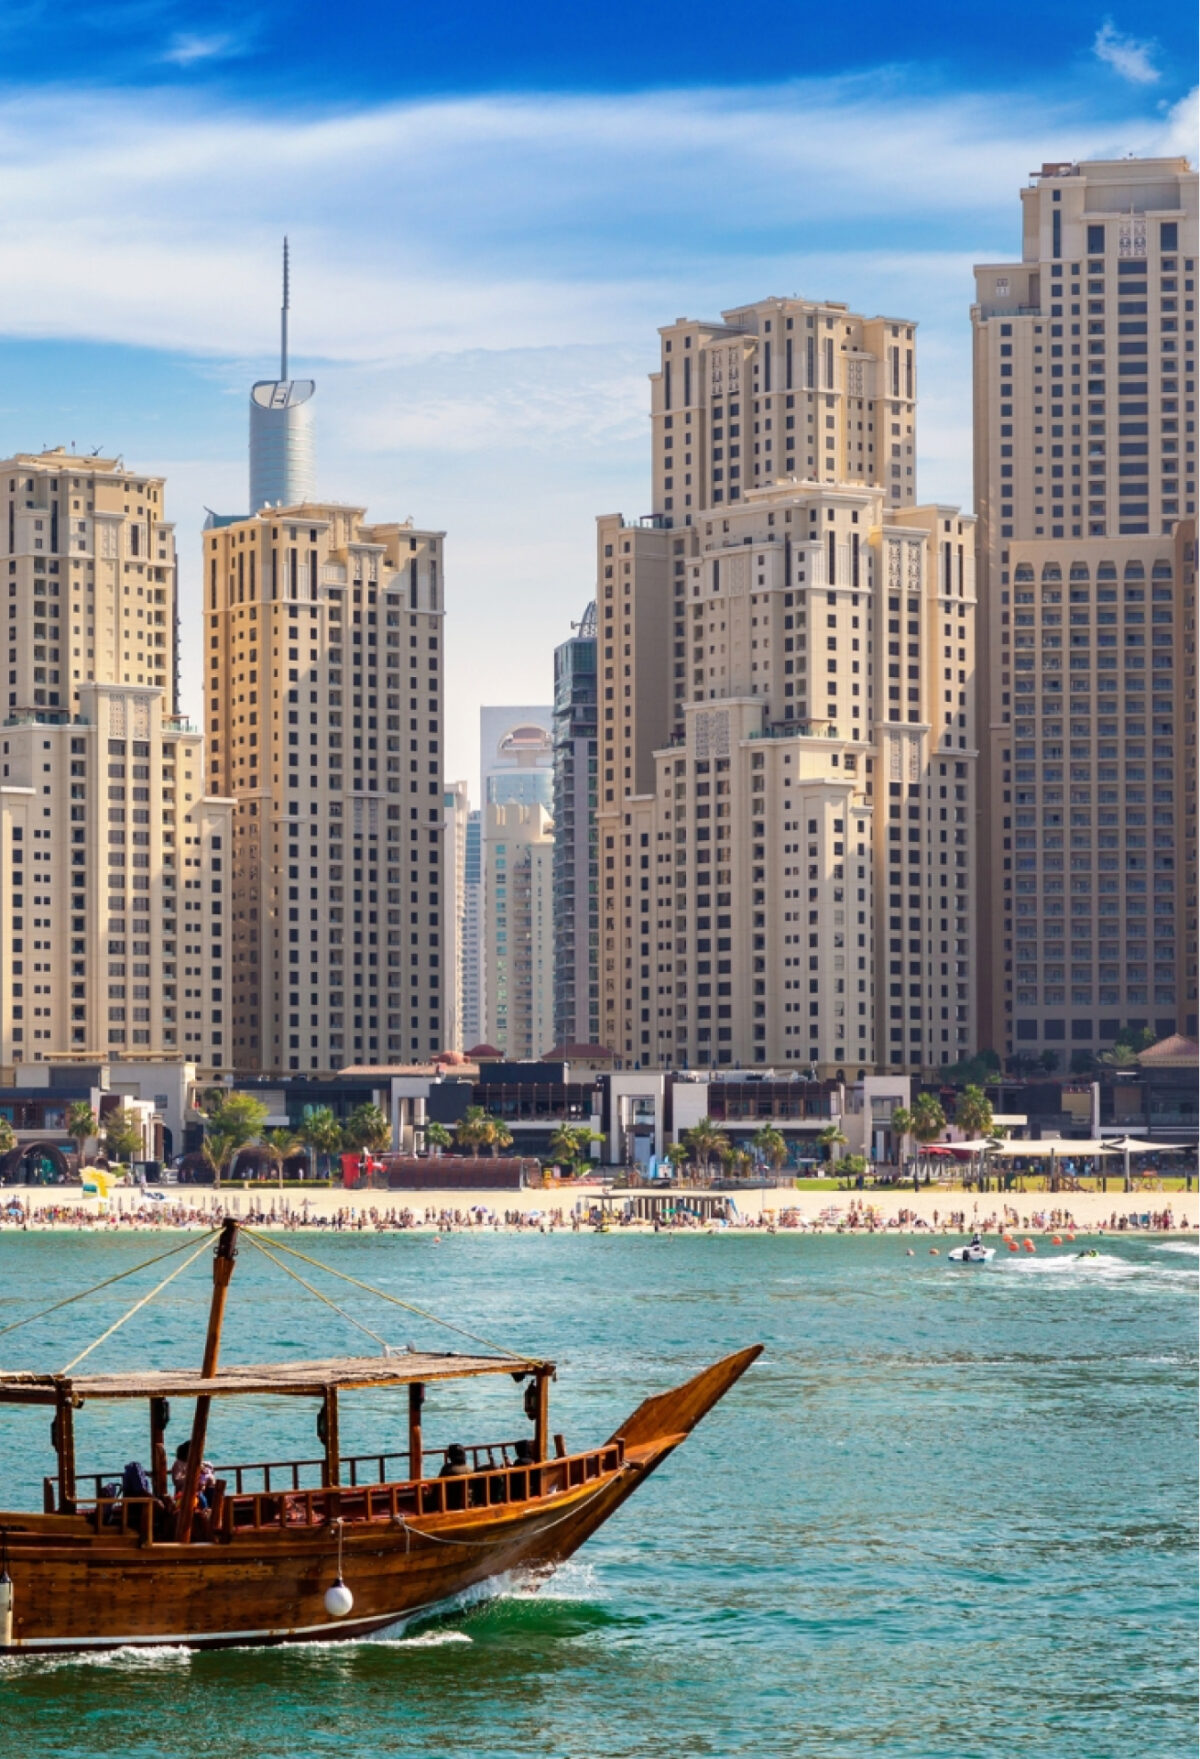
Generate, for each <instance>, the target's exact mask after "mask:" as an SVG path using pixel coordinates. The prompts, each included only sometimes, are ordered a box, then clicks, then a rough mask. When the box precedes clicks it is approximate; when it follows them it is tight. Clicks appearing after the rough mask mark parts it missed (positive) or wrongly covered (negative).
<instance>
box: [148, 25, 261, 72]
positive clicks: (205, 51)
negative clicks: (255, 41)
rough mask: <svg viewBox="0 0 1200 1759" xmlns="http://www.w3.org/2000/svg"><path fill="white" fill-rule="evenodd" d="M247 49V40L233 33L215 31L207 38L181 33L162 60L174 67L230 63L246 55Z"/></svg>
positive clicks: (169, 44)
mask: <svg viewBox="0 0 1200 1759" xmlns="http://www.w3.org/2000/svg"><path fill="white" fill-rule="evenodd" d="M246 48H247V40H246V38H245V37H239V36H235V35H234V33H233V32H232V31H214V32H212V33H211V34H210V35H209V36H206V37H204V36H197V35H196V34H195V33H194V32H192V31H180V32H177V33H176V35H175V36H173V37H172V38H171V41H170V42H169V43H168V44H167V47H166V48H165V49H164V50H163V52H162V55H161V57H160V59H161V60H163V61H167V62H169V63H170V64H171V65H172V66H173V67H195V66H196V65H197V64H198V63H199V62H203V61H229V60H231V59H232V58H233V57H235V56H237V55H244V54H245V53H246Z"/></svg>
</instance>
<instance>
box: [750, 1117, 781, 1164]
mask: <svg viewBox="0 0 1200 1759" xmlns="http://www.w3.org/2000/svg"><path fill="white" fill-rule="evenodd" d="M754 1146H755V1148H756V1149H757V1150H758V1152H759V1154H760V1155H761V1156H762V1158H763V1159H764V1160H765V1161H767V1162H769V1164H770V1165H771V1167H772V1168H773V1169H774V1171H775V1172H778V1171H779V1169H780V1167H781V1166H782V1165H783V1163H784V1161H785V1160H786V1159H787V1142H786V1141H785V1140H784V1136H783V1132H782V1131H781V1130H777V1129H776V1128H775V1126H774V1124H764V1125H763V1126H762V1127H761V1129H758V1130H756V1131H755V1132H754Z"/></svg>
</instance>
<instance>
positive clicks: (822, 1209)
mask: <svg viewBox="0 0 1200 1759" xmlns="http://www.w3.org/2000/svg"><path fill="white" fill-rule="evenodd" d="M150 1191H151V1192H153V1193H154V1194H153V1195H147V1196H145V1197H143V1196H142V1194H141V1193H140V1192H135V1191H132V1190H130V1191H128V1192H126V1191H115V1192H114V1193H113V1196H112V1197H111V1198H110V1199H109V1200H108V1201H107V1202H103V1201H102V1200H101V1199H99V1198H96V1197H85V1196H84V1195H83V1193H82V1192H81V1191H77V1190H70V1191H54V1192H53V1193H51V1192H50V1191H48V1190H47V1191H45V1192H44V1193H43V1191H41V1190H38V1191H37V1192H36V1193H35V1192H34V1191H31V1190H26V1189H24V1188H21V1189H20V1191H18V1188H17V1187H10V1195H9V1197H8V1199H7V1201H6V1204H5V1206H4V1208H3V1210H0V1235H2V1234H3V1233H5V1232H8V1231H12V1232H14V1233H18V1232H34V1233H48V1232H55V1231H58V1232H75V1233H90V1234H93V1233H102V1234H106V1235H112V1234H114V1233H168V1232H169V1233H177V1232H189V1231H198V1230H201V1229H203V1228H211V1227H212V1226H214V1225H215V1223H216V1222H217V1221H219V1220H220V1219H222V1218H223V1217H224V1216H226V1215H232V1216H234V1217H236V1218H238V1219H241V1220H245V1221H253V1222H254V1225H256V1226H258V1227H260V1228H263V1229H266V1230H270V1229H272V1228H274V1229H276V1230H286V1231H292V1230H302V1231H304V1232H309V1231H312V1232H323V1233H330V1232H341V1233H359V1232H363V1233H368V1232H369V1233H393V1232H395V1233H400V1232H403V1233H421V1234H432V1235H441V1234H445V1233H449V1232H464V1233H470V1234H471V1235H473V1236H479V1235H487V1234H493V1233H500V1234H509V1233H573V1232H589V1231H591V1230H592V1228H593V1225H594V1224H593V1222H592V1221H591V1220H590V1219H589V1218H588V1215H587V1211H588V1209H589V1208H590V1207H595V1208H599V1207H600V1198H601V1192H600V1191H599V1190H598V1189H596V1188H590V1189H589V1188H585V1189H582V1190H580V1189H577V1188H573V1187H567V1188H562V1187H559V1188H548V1189H536V1188H535V1189H528V1190H520V1191H490V1190H483V1191H372V1190H365V1191H344V1190H330V1189H328V1188H321V1189H320V1190H317V1191H314V1192H313V1193H311V1195H310V1194H306V1193H300V1192H298V1191H297V1190H295V1189H294V1188H293V1189H291V1190H287V1191H283V1192H280V1191H279V1190H277V1189H272V1188H270V1187H265V1188H263V1189H262V1190H251V1191H244V1190H240V1189H238V1190H234V1189H230V1190H221V1191H217V1192H214V1191H212V1190H211V1189H208V1188H205V1187H197V1188H188V1189H187V1191H186V1195H183V1194H181V1193H180V1190H179V1187H177V1186H170V1187H167V1188H165V1189H163V1188H161V1187H157V1188H156V1187H151V1188H150ZM674 1195H675V1196H676V1197H677V1198H678V1200H679V1203H680V1204H681V1205H685V1204H686V1203H687V1201H688V1199H689V1197H692V1196H704V1197H705V1198H708V1199H711V1197H712V1196H713V1195H714V1194H713V1193H711V1192H697V1193H691V1192H687V1191H679V1192H677V1193H675V1194H674ZM720 1195H721V1196H729V1197H732V1198H733V1201H734V1204H735V1206H736V1218H735V1219H733V1220H731V1221H729V1222H725V1221H720V1222H713V1221H709V1220H699V1219H697V1218H695V1217H687V1216H682V1217H680V1218H679V1219H677V1220H669V1221H663V1222H661V1223H659V1224H658V1225H657V1227H656V1224H655V1223H654V1222H652V1221H648V1220H640V1219H639V1220H623V1219H621V1217H620V1200H617V1202H616V1203H614V1204H613V1206H612V1209H613V1215H612V1219H611V1222H610V1225H609V1228H608V1231H609V1232H611V1233H637V1234H653V1233H655V1232H660V1233H665V1234H672V1233H677V1232H681V1231H685V1232H704V1233H712V1234H714V1235H724V1234H728V1235H733V1236H741V1235H744V1234H748V1233H791V1232H794V1233H797V1234H820V1235H824V1236H829V1235H833V1234H842V1235H855V1234H863V1235H867V1236H875V1235H879V1234H884V1235H891V1236H898V1235H904V1236H908V1235H913V1236H917V1237H920V1236H922V1235H925V1236H930V1235H937V1236H939V1237H940V1236H943V1235H951V1234H963V1233H970V1232H971V1231H973V1230H974V1229H975V1228H978V1229H979V1230H980V1231H981V1232H982V1233H986V1234H989V1235H994V1236H998V1235H999V1234H1000V1233H1001V1231H1002V1230H1003V1229H1006V1228H1007V1229H1011V1230H1013V1231H1014V1232H1015V1233H1021V1234H1028V1235H1031V1236H1032V1235H1053V1234H1056V1233H1063V1234H1065V1233H1067V1232H1074V1233H1080V1234H1089V1235H1103V1234H1120V1235H1123V1236H1131V1235H1132V1236H1133V1237H1147V1236H1150V1235H1153V1236H1154V1237H1156V1238H1171V1237H1182V1238H1185V1239H1186V1238H1189V1237H1191V1238H1194V1237H1195V1236H1196V1231H1197V1228H1198V1227H1200V1192H1188V1191H1167V1192H1163V1191H1135V1192H1124V1191H1122V1192H1111V1191H1110V1192H1100V1191H1059V1192H1041V1191H1026V1192H1021V1191H1018V1192H1002V1193H1001V1192H991V1191H989V1192H984V1193H982V1194H981V1193H978V1192H976V1191H968V1190H953V1189H948V1188H946V1187H944V1186H939V1187H935V1188H929V1189H922V1190H921V1191H920V1192H912V1191H900V1190H888V1191H794V1190H790V1189H788V1188H784V1187H779V1188H773V1189H766V1190H750V1191H737V1192H732V1193H720ZM580 1206H582V1213H578V1211H579V1207H580ZM785 1212H788V1213H785ZM1143 1218H1146V1219H1143Z"/></svg>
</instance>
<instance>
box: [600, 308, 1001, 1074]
mask: <svg viewBox="0 0 1200 1759" xmlns="http://www.w3.org/2000/svg"><path fill="white" fill-rule="evenodd" d="M660 360H661V364H660V369H659V371H658V372H657V373H655V374H654V375H653V376H652V380H651V391H652V395H651V414H652V429H653V439H652V445H653V473H654V510H653V512H652V514H651V515H650V516H649V517H648V518H647V519H644V520H642V521H640V522H638V523H637V524H633V525H630V524H627V523H626V522H625V521H624V520H622V519H621V518H620V517H618V516H616V515H610V516H605V517H603V518H601V519H600V520H599V522H598V533H597V538H598V556H597V576H598V585H597V603H598V632H597V649H598V658H597V667H598V695H599V704H600V706H599V754H598V755H599V780H598V793H599V806H598V815H597V832H598V839H597V840H598V855H599V863H600V886H601V892H600V1040H601V1042H602V1043H605V1044H607V1045H609V1046H610V1047H611V1048H612V1049H613V1051H614V1052H615V1053H616V1054H617V1056H618V1057H620V1058H621V1059H622V1061H624V1062H625V1063H626V1064H627V1065H628V1064H631V1063H640V1064H643V1065H647V1064H650V1065H670V1064H682V1065H685V1066H686V1065H688V1064H691V1065H703V1066H707V1065H713V1064H715V1065H718V1066H720V1065H751V1066H753V1065H756V1064H757V1065H764V1064H766V1065H791V1066H795V1065H797V1064H800V1065H802V1066H813V1067H815V1068H816V1069H817V1070H818V1071H819V1072H820V1073H822V1074H832V1073H836V1072H837V1071H845V1072H847V1073H848V1074H850V1075H852V1076H853V1075H854V1074H856V1073H857V1072H858V1071H860V1070H863V1071H869V1070H871V1069H872V1068H874V1067H875V1066H879V1065H881V1066H885V1067H887V1068H891V1069H903V1070H913V1069H927V1068H936V1067H938V1066H940V1065H944V1064H947V1063H952V1062H955V1061H957V1060H958V1059H959V1058H961V1057H962V1056H963V1055H965V1054H966V1053H967V1052H968V1051H969V1050H971V1049H973V1048H974V1045H975V1030H974V1010H975V983H976V974H975V969H974V941H975V921H974V899H973V895H972V888H971V869H972V863H973V845H974V826H975V813H976V797H975V768H976V762H975V760H976V755H977V753H976V728H975V705H974V664H973V655H974V639H975V637H974V617H975V567H974V526H973V521H972V520H971V519H970V518H969V517H966V516H964V515H963V514H962V513H960V512H959V511H958V509H957V508H953V507H945V506H937V505H934V506H928V505H927V506H917V505H916V477H915V469H916V467H915V443H916V442H915V425H916V356H915V337H914V326H913V325H912V323H911V322H909V321H908V320H905V319H891V318H871V319H866V318H861V317H858V316H856V315H854V314H853V313H851V312H849V311H848V310H847V308H846V307H845V306H844V305H840V304H836V303H834V302H830V301H820V302H818V301H808V300H801V299H766V300H762V301H760V302H759V303H757V304H755V305H751V306H744V307H739V308H738V309H736V310H734V311H730V312H727V313H726V314H725V316H724V319H723V321H722V322H721V323H719V324H716V323H696V322H692V321H690V320H686V319H680V320H679V321H677V322H676V323H675V324H673V325H670V326H668V328H666V329H665V330H663V331H662V332H661V356H660Z"/></svg>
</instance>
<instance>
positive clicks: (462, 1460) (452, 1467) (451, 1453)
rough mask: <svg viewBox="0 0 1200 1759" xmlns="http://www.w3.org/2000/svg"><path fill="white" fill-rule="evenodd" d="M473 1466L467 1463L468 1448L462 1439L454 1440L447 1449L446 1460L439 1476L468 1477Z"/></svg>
mask: <svg viewBox="0 0 1200 1759" xmlns="http://www.w3.org/2000/svg"><path fill="white" fill-rule="evenodd" d="M470 1472H471V1468H470V1466H469V1465H468V1464H467V1450H466V1448H465V1447H464V1446H463V1445H462V1443H461V1442H460V1441H452V1442H451V1443H450V1446H449V1447H448V1448H447V1449H446V1460H445V1464H444V1465H443V1466H442V1469H441V1471H440V1472H439V1473H438V1477H439V1478H466V1477H469V1476H470Z"/></svg>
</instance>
